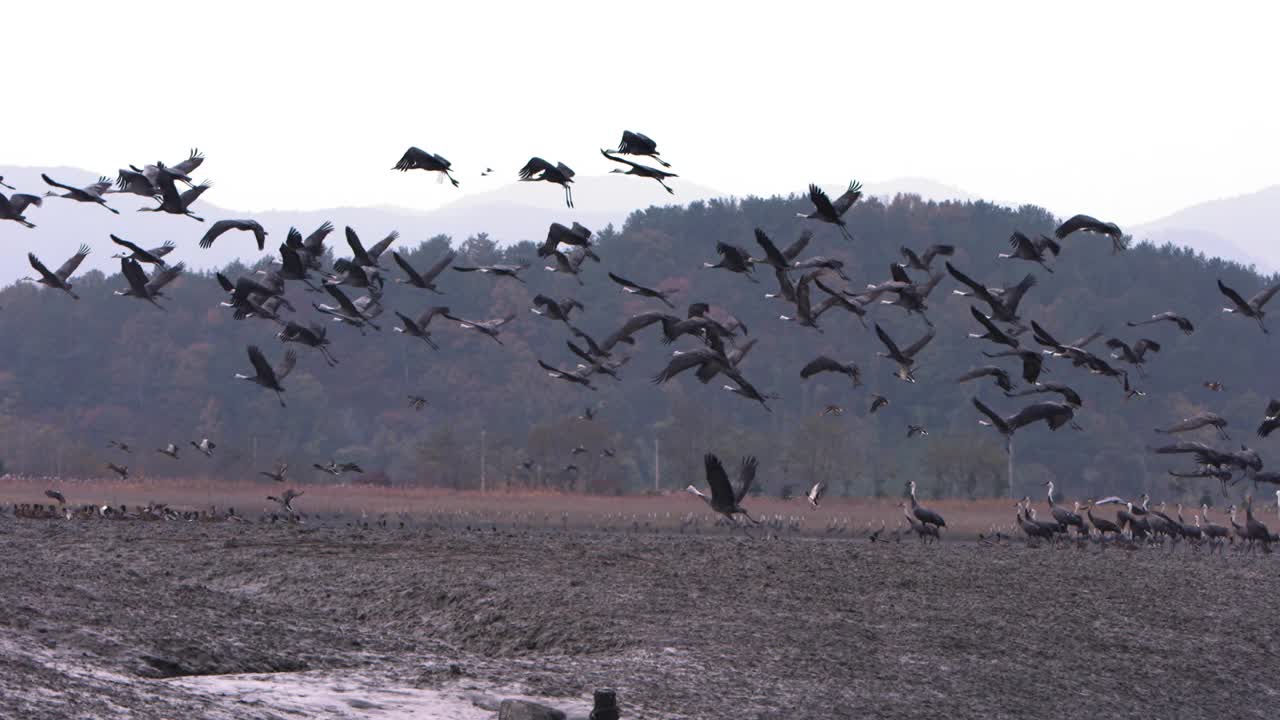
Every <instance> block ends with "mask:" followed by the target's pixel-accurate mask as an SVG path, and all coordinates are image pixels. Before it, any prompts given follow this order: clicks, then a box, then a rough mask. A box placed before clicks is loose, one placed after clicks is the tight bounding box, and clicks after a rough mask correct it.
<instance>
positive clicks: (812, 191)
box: [809, 184, 838, 217]
mask: <svg viewBox="0 0 1280 720" xmlns="http://www.w3.org/2000/svg"><path fill="white" fill-rule="evenodd" d="M809 201H810V202H812V203H813V206H814V207H815V208H817V210H818V214H819V215H822V216H824V217H838V214H837V213H836V209H835V208H834V207H832V205H831V198H829V197H827V193H826V192H825V191H824V190H823V189H822V188H820V187H818V186H817V185H814V184H810V185H809Z"/></svg>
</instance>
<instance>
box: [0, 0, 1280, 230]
mask: <svg viewBox="0 0 1280 720" xmlns="http://www.w3.org/2000/svg"><path fill="white" fill-rule="evenodd" d="M1269 5H1270V4H1267V3H1256V4H1255V3H1249V4H1244V3H1231V2H1216V3H1212V4H1204V3H1196V4H1191V3H1187V4H1185V5H1184V6H1183V5H1180V6H1178V7H1175V4H1174V3H1169V2H1158V3H1156V2H1153V3H1137V2H1132V3H1119V2H1097V3H1094V2H1072V3H1052V4H1050V3H1027V2H1011V3H986V2H965V3H958V2H940V3H927V2H910V3H884V2H877V3H865V4H864V3H854V2H838V3H820V2H803V3H798V2H775V3H769V4H767V5H765V4H761V6H763V7H769V8H772V9H773V11H772V12H762V11H758V10H755V9H753V6H752V5H748V4H747V3H743V2H734V3H704V2H691V1H688V0H686V1H684V2H670V3H669V2H644V3H604V2H588V3H567V2H560V3H554V4H551V3H533V2H513V3H501V4H499V3H484V2H467V3H424V2H413V3H382V2H374V1H371V0H365V1H363V2H354V3H353V2H341V3H320V2H309V3H292V4H289V5H286V4H285V3H275V2H264V1H262V0H259V1H257V2H218V3H163V4H160V5H156V4H149V5H148V4H141V3H103V2H79V1H78V0H70V1H68V0H60V1H59V2H51V3H15V4H13V5H12V6H10V7H6V9H5V14H6V32H5V42H4V44H3V46H2V47H0V54H2V57H3V62H4V64H5V67H6V69H7V73H6V75H7V77H8V80H9V87H10V90H9V91H8V92H7V93H6V100H5V102H4V104H3V111H0V117H2V122H3V127H4V131H5V132H4V134H3V136H0V165H74V166H79V167H84V168H87V169H89V170H92V171H94V172H102V173H105V174H114V172H115V170H116V168H119V167H123V166H125V165H126V164H128V163H134V164H141V163H146V162H152V161H154V160H158V159H159V160H164V161H166V162H173V161H176V160H178V159H181V158H182V157H183V156H184V155H185V153H186V150H187V149H188V148H190V147H193V146H198V147H199V148H200V149H201V150H202V151H204V152H205V153H206V155H207V156H208V158H209V159H208V161H207V162H206V163H205V166H204V168H202V169H201V170H200V171H199V172H198V173H197V178H202V177H205V176H207V177H209V178H211V179H212V180H214V181H215V183H216V186H215V187H214V189H213V190H212V191H210V193H209V194H207V195H206V196H205V197H206V198H207V200H208V201H209V202H213V203H216V204H218V205H220V206H223V207H230V208H239V209H246V210H262V209H268V208H281V209H294V208H296V209H315V208H322V207H331V206H340V205H387V204H389V205H402V206H407V207H417V208H422V209H430V208H432V207H436V206H439V205H440V204H443V203H445V202H448V201H450V200H452V199H455V198H457V197H458V195H459V192H460V191H457V190H454V189H453V188H452V187H450V186H448V185H437V184H436V183H435V182H434V180H433V178H432V177H431V176H428V175H426V174H417V173H414V174H411V175H402V174H400V173H395V172H391V171H390V167H391V166H392V165H393V164H394V163H395V161H396V160H397V159H398V158H399V156H400V154H401V153H402V152H403V151H404V149H405V148H406V147H408V146H409V145H418V146H420V147H422V148H424V149H426V150H429V151H431V152H436V153H440V154H442V155H444V156H445V157H447V158H449V159H450V160H451V161H452V162H453V163H454V167H455V169H457V170H458V172H459V175H460V179H461V180H462V181H463V189H462V191H463V192H465V191H475V190H486V189H492V188H494V187H496V186H498V185H501V184H503V183H505V182H509V181H510V180H512V179H514V174H515V171H516V169H518V168H519V167H520V166H521V165H522V164H523V163H524V162H525V160H527V159H528V158H529V157H530V156H531V155H540V156H542V157H545V158H547V159H549V160H551V161H553V162H555V161H557V160H561V161H564V162H566V163H568V164H569V165H571V166H573V167H574V168H575V170H577V171H578V173H579V174H580V175H589V174H599V173H603V172H606V171H607V170H608V169H609V168H611V167H612V166H611V165H609V164H608V163H607V162H606V161H605V160H604V159H603V158H601V157H600V156H599V148H601V147H612V146H614V145H616V143H617V142H618V138H619V135H620V134H621V131H622V130H623V129H632V130H637V131H640V132H643V133H646V134H648V135H649V136H651V137H653V138H654V139H655V140H657V142H658V145H659V148H660V150H661V151H662V153H663V156H664V157H666V158H667V159H668V160H670V161H671V162H672V163H674V164H675V166H676V167H675V168H674V170H675V171H676V172H678V173H680V175H681V176H682V177H684V178H687V179H688V180H690V181H692V182H696V183H698V184H700V185H705V186H709V187H713V188H716V189H719V190H722V191H725V192H728V193H733V194H739V195H745V194H759V195H765V194H772V193H777V192H782V193H785V192H796V191H800V190H802V189H803V188H804V187H805V186H806V185H807V184H808V183H809V182H811V181H817V182H823V183H839V182H843V181H845V180H847V179H850V178H857V179H860V180H863V181H866V182H875V181H884V180H889V179H892V178H897V177H902V176H918V177H928V178H932V179H935V180H938V181H941V182H945V183H949V184H952V185H955V186H958V187H961V188H963V189H965V190H967V191H969V192H971V193H974V194H977V195H980V196H983V197H988V198H994V199H1009V200H1017V201H1029V202H1035V203H1036V204H1040V205H1044V206H1046V207H1049V208H1051V209H1053V210H1055V211H1058V212H1062V213H1069V212H1076V211H1082V212H1088V213H1090V214H1093V215H1097V216H1099V217H1104V218H1109V219H1114V220H1117V221H1119V222H1121V223H1122V224H1131V223H1137V222H1142V221H1147V220H1151V219H1154V218H1157V217H1159V216H1162V215H1164V214H1167V213H1169V212H1172V211H1174V210H1177V209H1180V208H1182V207H1185V206H1187V205H1191V204H1194V203H1196V202H1200V201H1203V200H1210V199H1215V198H1219V197H1224V196H1230V195H1237V194H1242V193H1247V192H1252V191H1254V190H1257V189H1259V188H1262V187H1265V186H1268V185H1272V184H1275V183H1277V182H1280V142H1278V141H1277V126H1278V123H1277V120H1278V119H1280V118H1278V117H1277V116H1278V113H1277V109H1278V106H1280V100H1278V99H1277V98H1280V93H1278V92H1277V90H1276V78H1275V73H1276V70H1277V68H1280V50H1277V48H1278V47H1280V43H1276V42H1275V41H1274V33H1275V29H1276V27H1277V21H1278V20H1280V17H1277V15H1280V11H1277V10H1274V9H1272V8H1271V7H1269ZM484 167H493V168H495V170H497V171H498V172H499V175H500V177H498V178H485V179H481V178H479V177H478V174H479V171H480V170H482V169H483V168H484ZM548 190H549V191H551V189H550V188H548Z"/></svg>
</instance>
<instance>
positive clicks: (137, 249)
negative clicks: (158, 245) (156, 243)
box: [111, 235, 149, 255]
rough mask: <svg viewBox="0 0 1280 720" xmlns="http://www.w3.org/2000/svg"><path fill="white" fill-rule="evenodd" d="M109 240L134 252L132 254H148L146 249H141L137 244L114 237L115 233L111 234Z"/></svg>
mask: <svg viewBox="0 0 1280 720" xmlns="http://www.w3.org/2000/svg"><path fill="white" fill-rule="evenodd" d="M111 242H113V243H115V244H117V245H119V246H120V247H122V248H125V249H126V250H129V251H130V252H132V253H134V254H137V255H148V254H149V253H148V252H147V251H146V250H143V249H142V248H140V247H138V246H137V245H134V244H133V243H131V242H129V241H128V240H122V239H120V238H118V237H116V236H115V235H112V236H111Z"/></svg>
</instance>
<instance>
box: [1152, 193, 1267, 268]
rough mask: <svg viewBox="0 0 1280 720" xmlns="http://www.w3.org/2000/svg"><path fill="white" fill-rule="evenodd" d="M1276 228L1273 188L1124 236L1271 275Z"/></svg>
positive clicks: (1207, 205) (1171, 217)
mask: <svg viewBox="0 0 1280 720" xmlns="http://www.w3.org/2000/svg"><path fill="white" fill-rule="evenodd" d="M1277 225H1280V185H1272V186H1271V187H1267V188H1263V189H1261V190H1259V191H1257V192H1254V193H1248V194H1246V195H1237V196H1235V197H1229V198H1221V199H1218V200H1210V201H1207V202H1203V203H1200V204H1199V205H1193V206H1191V207H1189V208H1185V209H1183V210H1179V211H1178V212H1176V213H1173V214H1171V215H1168V216H1166V217H1163V218H1160V219H1158V220H1153V221H1151V222H1149V223H1144V224H1142V225H1137V226H1134V227H1133V228H1130V229H1129V231H1130V232H1132V233H1133V236H1134V237H1135V238H1136V239H1139V240H1143V239H1147V240H1150V241H1152V242H1154V243H1156V244H1157V245H1160V244H1163V243H1165V242H1171V243H1173V244H1174V245H1184V246H1186V247H1190V248H1193V249H1195V250H1199V251H1201V252H1203V253H1205V254H1206V255H1209V256H1222V257H1227V258H1230V259H1232V260H1236V261H1237V262H1242V263H1245V264H1250V263H1252V264H1253V265H1255V266H1256V267H1257V268H1258V270H1259V271H1261V272H1266V273H1274V272H1276V271H1278V270H1280V252H1277V251H1276V247H1275V228H1276V226H1277Z"/></svg>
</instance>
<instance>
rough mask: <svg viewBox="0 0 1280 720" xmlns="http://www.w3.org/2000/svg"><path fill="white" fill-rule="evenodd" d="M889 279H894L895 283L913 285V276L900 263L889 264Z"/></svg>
mask: <svg viewBox="0 0 1280 720" xmlns="http://www.w3.org/2000/svg"><path fill="white" fill-rule="evenodd" d="M889 277H891V278H893V281H894V282H899V283H906V284H908V285H910V284H911V276H910V275H908V274H907V269H906V268H905V267H903V266H902V265H901V264H900V263H889Z"/></svg>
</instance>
